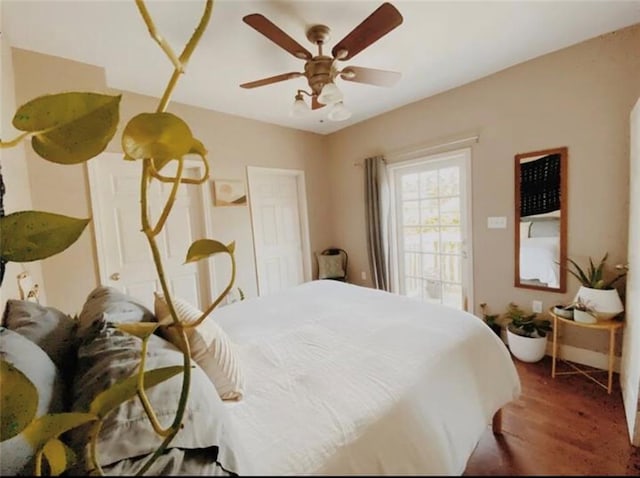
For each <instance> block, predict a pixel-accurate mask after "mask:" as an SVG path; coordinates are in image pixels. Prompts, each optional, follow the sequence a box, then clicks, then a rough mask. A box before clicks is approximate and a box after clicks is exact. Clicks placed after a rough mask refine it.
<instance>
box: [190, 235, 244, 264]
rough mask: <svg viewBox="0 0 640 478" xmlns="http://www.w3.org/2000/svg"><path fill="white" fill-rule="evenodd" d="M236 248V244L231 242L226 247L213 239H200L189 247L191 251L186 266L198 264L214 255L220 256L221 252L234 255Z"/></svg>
mask: <svg viewBox="0 0 640 478" xmlns="http://www.w3.org/2000/svg"><path fill="white" fill-rule="evenodd" d="M235 248H236V243H235V241H234V242H231V243H230V244H229V245H228V246H225V245H224V244H223V243H222V242H220V241H215V240H213V239H198V240H197V241H195V242H194V243H193V244H191V246H189V250H188V251H187V258H186V259H185V261H184V262H185V264H187V263H189V262H196V261H199V260H200V259H205V258H207V257H209V256H212V255H214V254H219V253H221V252H226V253H227V254H233V252H234V251H235Z"/></svg>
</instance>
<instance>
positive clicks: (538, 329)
mask: <svg viewBox="0 0 640 478" xmlns="http://www.w3.org/2000/svg"><path fill="white" fill-rule="evenodd" d="M537 315H538V314H536V313H535V312H533V313H531V314H527V313H526V312H525V311H524V310H522V309H521V308H520V307H519V306H518V305H517V304H514V303H513V302H511V303H510V304H509V308H508V309H507V314H506V316H507V319H508V320H509V324H508V325H507V330H509V331H510V332H512V333H514V334H516V335H520V336H521V337H546V336H547V332H551V330H552V327H551V321H549V320H546V319H538V318H537Z"/></svg>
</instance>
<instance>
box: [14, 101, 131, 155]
mask: <svg viewBox="0 0 640 478" xmlns="http://www.w3.org/2000/svg"><path fill="white" fill-rule="evenodd" d="M120 99H121V95H117V96H111V95H102V94H98V93H80V92H70V93H59V94H55V95H45V96H40V97H38V98H35V99H33V100H31V101H29V102H28V103H25V104H24V105H22V106H21V107H20V108H19V109H18V111H17V112H16V114H15V116H14V117H13V125H14V126H15V127H16V128H17V129H19V130H20V131H27V132H32V133H34V136H33V137H32V138H31V145H32V147H33V150H34V151H35V152H36V153H37V154H38V155H39V156H41V157H42V158H44V159H46V160H48V161H52V162H54V163H60V164H76V163H82V162H84V161H87V160H89V159H91V158H93V157H94V156H97V155H98V154H100V153H101V152H102V151H104V149H105V148H106V147H107V144H109V141H111V138H113V135H114V134H115V132H116V128H117V126H118V121H119V111H118V109H119V105H120Z"/></svg>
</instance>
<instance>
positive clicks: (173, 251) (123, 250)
mask: <svg viewBox="0 0 640 478" xmlns="http://www.w3.org/2000/svg"><path fill="white" fill-rule="evenodd" d="M171 166H172V165H167V167H166V168H168V169H170V168H171ZM199 167H200V166H199V165H198V166H195V165H194V163H190V165H187V166H186V167H185V174H188V175H189V176H191V177H198V176H199V175H200V172H199ZM164 172H165V171H164V170H163V173H164ZM169 172H170V171H168V170H167V173H169ZM140 174H141V164H140V163H139V162H138V161H125V160H123V159H122V155H120V154H115V153H103V154H102V155H100V157H98V158H96V159H95V160H93V161H91V162H90V163H89V177H90V186H91V200H92V209H93V223H94V227H95V230H96V247H97V251H98V262H99V271H100V282H101V283H102V284H104V285H109V286H112V287H116V288H117V289H119V290H121V291H123V292H125V293H127V294H129V295H131V296H133V297H135V298H137V299H138V300H139V301H141V302H142V303H143V304H144V305H146V306H147V307H150V308H151V310H153V292H154V291H159V290H160V289H161V287H160V281H159V280H158V278H157V273H156V268H155V265H154V263H153V259H152V256H151V251H150V249H149V245H148V242H147V240H146V238H145V236H144V234H143V233H142V232H141V230H140V229H141V226H140V206H139V204H140ZM203 189H205V188H204V187H203V186H185V185H183V186H181V187H180V188H179V190H178V195H177V198H176V202H175V204H174V207H173V209H172V211H171V214H170V216H169V219H168V220H167V223H166V224H165V227H164V229H163V231H162V232H161V234H160V235H159V236H158V246H159V249H160V253H161V255H162V257H163V264H164V269H165V276H166V277H167V279H168V283H169V288H170V290H171V293H172V294H173V295H174V296H176V297H180V298H183V299H185V300H187V301H188V302H190V303H191V304H194V305H195V306H197V307H205V306H206V305H208V303H209V301H210V298H211V294H210V290H211V287H210V284H211V275H210V271H209V265H208V262H207V261H199V262H197V263H192V264H183V263H184V260H185V257H186V253H187V250H188V248H189V246H190V245H191V243H192V242H193V241H194V240H196V239H201V238H204V237H206V230H207V227H206V226H207V221H206V217H207V216H206V214H205V208H206V206H205V202H204V198H205V197H209V196H208V195H206V192H204V193H203ZM169 191H170V185H169V184H165V183H162V184H159V183H158V182H157V181H154V182H152V184H151V187H150V189H149V207H150V210H151V217H152V218H153V219H152V220H153V221H155V218H157V217H158V215H159V213H160V210H161V208H162V207H163V205H164V202H165V200H164V198H166V197H167V196H168V194H169Z"/></svg>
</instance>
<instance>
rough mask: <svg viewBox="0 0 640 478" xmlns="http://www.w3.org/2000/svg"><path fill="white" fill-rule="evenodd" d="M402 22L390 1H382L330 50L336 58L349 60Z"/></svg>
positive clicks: (400, 16)
mask: <svg viewBox="0 0 640 478" xmlns="http://www.w3.org/2000/svg"><path fill="white" fill-rule="evenodd" d="M401 23H402V15H400V12H399V11H398V10H397V9H396V7H394V6H393V5H391V4H390V3H383V4H382V5H380V6H379V7H378V8H377V9H376V11H374V12H373V13H372V14H371V15H369V16H368V17H367V18H365V19H364V21H363V22H362V23H360V25H358V26H357V27H355V28H354V29H353V30H352V31H351V33H349V34H348V35H347V36H346V37H344V38H343V39H342V40H341V41H340V42H339V43H338V44H337V45H335V46H334V47H333V49H332V50H331V54H332V55H333V57H334V58H337V59H338V60H350V59H351V58H353V57H354V56H356V55H357V54H358V53H360V52H361V51H362V50H364V49H365V48H367V47H368V46H369V45H371V44H372V43H373V42H375V41H377V40H379V39H380V38H382V37H383V36H384V35H386V34H387V33H389V32H390V31H391V30H393V29H394V28H396V27H397V26H399V25H400V24H401Z"/></svg>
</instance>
